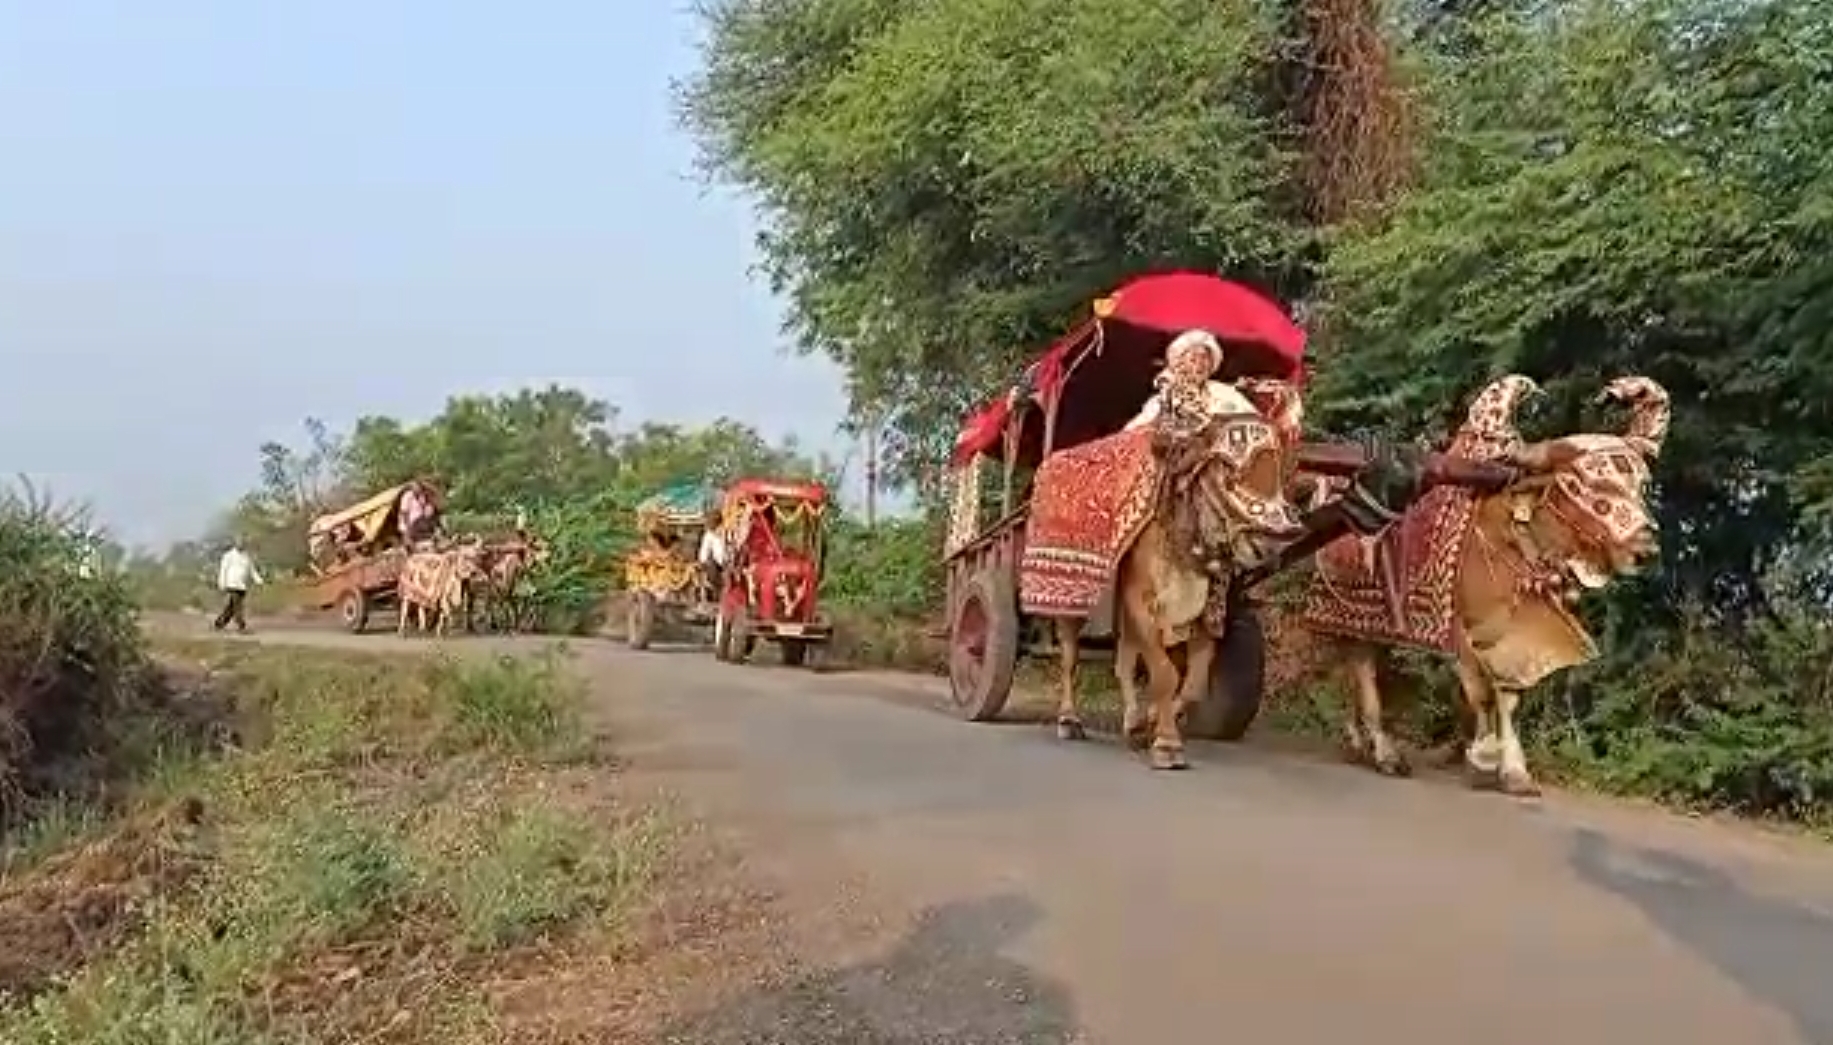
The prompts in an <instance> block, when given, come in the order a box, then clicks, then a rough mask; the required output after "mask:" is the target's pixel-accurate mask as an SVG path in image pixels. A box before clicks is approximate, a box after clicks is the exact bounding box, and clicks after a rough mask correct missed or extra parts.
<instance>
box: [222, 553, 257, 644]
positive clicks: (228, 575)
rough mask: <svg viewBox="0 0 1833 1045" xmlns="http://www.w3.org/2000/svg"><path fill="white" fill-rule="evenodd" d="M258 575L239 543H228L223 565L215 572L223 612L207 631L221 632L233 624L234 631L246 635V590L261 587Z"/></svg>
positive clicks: (252, 561) (250, 558)
mask: <svg viewBox="0 0 1833 1045" xmlns="http://www.w3.org/2000/svg"><path fill="white" fill-rule="evenodd" d="M261 583H263V582H262V580H261V571H260V570H257V569H255V560H254V557H253V556H251V555H249V554H248V553H247V552H246V551H243V550H242V539H241V538H240V537H237V538H236V539H235V540H234V541H232V542H230V545H229V550H228V551H226V552H224V553H223V561H222V562H221V563H219V564H218V565H217V568H216V586H217V588H219V589H221V591H222V593H223V612H221V613H219V614H217V615H216V620H215V621H214V622H212V623H211V625H210V627H211V628H212V629H213V630H215V631H222V630H223V629H224V628H225V627H227V626H228V625H229V622H230V621H234V622H235V630H236V631H238V632H246V631H248V606H247V603H248V586H249V585H250V584H261Z"/></svg>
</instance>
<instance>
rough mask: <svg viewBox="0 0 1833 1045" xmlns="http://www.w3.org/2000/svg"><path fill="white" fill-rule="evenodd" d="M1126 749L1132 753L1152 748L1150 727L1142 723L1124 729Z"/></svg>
mask: <svg viewBox="0 0 1833 1045" xmlns="http://www.w3.org/2000/svg"><path fill="white" fill-rule="evenodd" d="M1125 733H1126V742H1127V748H1128V749H1129V750H1132V751H1144V750H1146V749H1147V748H1149V747H1151V746H1152V727H1151V726H1150V725H1149V724H1147V723H1144V722H1135V723H1133V724H1132V725H1129V726H1127V727H1126V731H1125Z"/></svg>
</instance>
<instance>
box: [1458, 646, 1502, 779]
mask: <svg viewBox="0 0 1833 1045" xmlns="http://www.w3.org/2000/svg"><path fill="white" fill-rule="evenodd" d="M1457 677H1458V688H1459V689H1461V690H1462V691H1463V695H1464V701H1465V703H1466V704H1467V705H1468V706H1469V708H1470V711H1471V714H1472V715H1473V717H1474V718H1475V719H1476V729H1475V735H1474V736H1472V737H1471V738H1470V743H1469V744H1468V745H1466V746H1465V748H1464V762H1465V764H1466V765H1468V766H1469V767H1470V771H1471V772H1472V773H1473V774H1475V779H1476V782H1477V783H1478V784H1480V785H1485V786H1487V785H1489V784H1491V783H1493V782H1494V781H1495V780H1496V779H1497V777H1498V775H1499V774H1500V773H1501V772H1502V747H1503V745H1502V735H1501V728H1500V723H1499V721H1498V719H1499V717H1500V716H1499V715H1498V713H1497V711H1498V709H1497V698H1498V696H1499V694H1498V693H1497V691H1496V686H1495V684H1494V683H1493V682H1491V681H1490V678H1489V673H1488V672H1487V671H1485V670H1483V664H1482V662H1481V661H1479V660H1477V655H1476V651H1475V650H1472V649H1471V648H1470V647H1469V646H1468V645H1466V646H1464V647H1463V648H1461V649H1459V650H1458V656H1457ZM1510 728H1511V731H1512V728H1513V727H1512V724H1511V727H1510Z"/></svg>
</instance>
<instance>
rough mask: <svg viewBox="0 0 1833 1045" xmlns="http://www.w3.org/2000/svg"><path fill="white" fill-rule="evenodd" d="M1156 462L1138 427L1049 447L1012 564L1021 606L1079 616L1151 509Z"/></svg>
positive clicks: (1149, 441) (1102, 587)
mask: <svg viewBox="0 0 1833 1045" xmlns="http://www.w3.org/2000/svg"><path fill="white" fill-rule="evenodd" d="M1158 481H1159V465H1158V462H1157V460H1156V459H1155V458H1154V457H1153V455H1152V437H1151V435H1150V433H1149V432H1147V431H1146V430H1144V429H1140V430H1134V431H1127V432H1120V433H1117V434H1115V435H1110V436H1108V437H1106V438H1104V439H1097V440H1094V441H1093V442H1088V443H1083V444H1082V445H1081V446H1077V447H1072V448H1071V449H1068V450H1063V451H1059V452H1058V453H1054V454H1051V455H1050V456H1049V457H1047V458H1045V459H1044V462H1043V464H1042V465H1040V466H1039V467H1038V470H1037V475H1036V476H1035V477H1034V478H1033V480H1032V486H1031V491H1032V492H1031V514H1030V518H1029V520H1028V521H1027V523H1026V526H1025V550H1024V554H1023V555H1022V556H1021V557H1020V559H1019V565H1018V593H1019V594H1018V601H1019V605H1020V608H1022V609H1023V610H1024V612H1026V613H1028V614H1036V615H1039V616H1046V617H1086V616H1088V615H1089V614H1090V613H1092V612H1093V611H1094V609H1095V605H1096V603H1097V602H1099V601H1100V599H1101V596H1102V594H1103V593H1104V592H1105V591H1106V590H1107V588H1108V587H1109V585H1111V584H1112V583H1113V579H1114V575H1115V572H1116V570H1118V569H1119V566H1120V557H1121V555H1122V554H1124V553H1125V552H1126V550H1127V549H1128V548H1129V547H1131V546H1132V543H1133V541H1134V539H1135V538H1137V537H1138V536H1139V531H1140V530H1141V529H1143V528H1144V527H1145V525H1146V523H1147V521H1148V520H1150V519H1151V517H1152V508H1153V502H1154V498H1155V495H1156V494H1157V490H1158Z"/></svg>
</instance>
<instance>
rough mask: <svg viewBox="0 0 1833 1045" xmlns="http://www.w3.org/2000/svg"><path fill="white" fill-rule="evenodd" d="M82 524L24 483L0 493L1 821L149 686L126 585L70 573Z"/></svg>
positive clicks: (101, 574)
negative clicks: (20, 486)
mask: <svg viewBox="0 0 1833 1045" xmlns="http://www.w3.org/2000/svg"><path fill="white" fill-rule="evenodd" d="M81 523H82V517H81V514H80V513H77V512H72V511H67V510H63V509H60V508H58V507H57V506H55V505H53V504H52V503H50V502H49V501H48V500H46V499H43V498H41V497H40V496H38V495H37V493H36V492H35V491H33V490H32V489H31V488H29V487H23V488H20V489H15V490H9V491H6V492H4V493H3V494H0V824H5V823H10V822H12V821H13V820H15V819H16V818H17V816H18V814H19V812H20V809H21V803H22V801H23V800H25V799H27V798H29V797H30V796H31V795H33V794H34V793H36V792H38V791H40V790H42V789H43V788H45V787H47V786H49V785H51V784H53V783H55V778H56V776H57V774H58V773H59V772H60V771H62V770H65V769H67V768H68V763H69V760H71V759H72V758H74V757H77V756H81V755H83V754H85V753H86V752H88V751H89V750H91V749H92V748H94V747H96V746H98V745H99V742H100V734H101V730H102V727H103V726H104V725H105V724H106V723H107V722H109V721H110V720H111V719H113V718H114V717H115V715H116V713H117V712H120V711H122V710H124V709H127V708H129V707H131V706H133V705H134V704H135V703H136V702H137V701H138V700H139V699H140V698H141V697H142V696H143V695H144V692H145V688H146V686H147V685H148V682H149V675H148V672H147V663H148V662H147V658H146V651H145V648H144V646H143V645H142V641H141V636H140V625H139V617H138V609H137V608H136V607H135V605H134V602H133V600H132V598H131V596H130V593H129V591H128V589H127V588H126V586H125V585H124V584H123V583H122V582H121V579H120V578H119V576H118V575H116V574H114V573H112V572H111V571H108V570H98V571H96V572H95V573H94V574H93V575H91V576H85V575H84V571H83V570H82V569H80V567H79V564H80V563H81V561H82V556H83V553H84V550H85V549H84V542H83V527H82V525H81Z"/></svg>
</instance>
